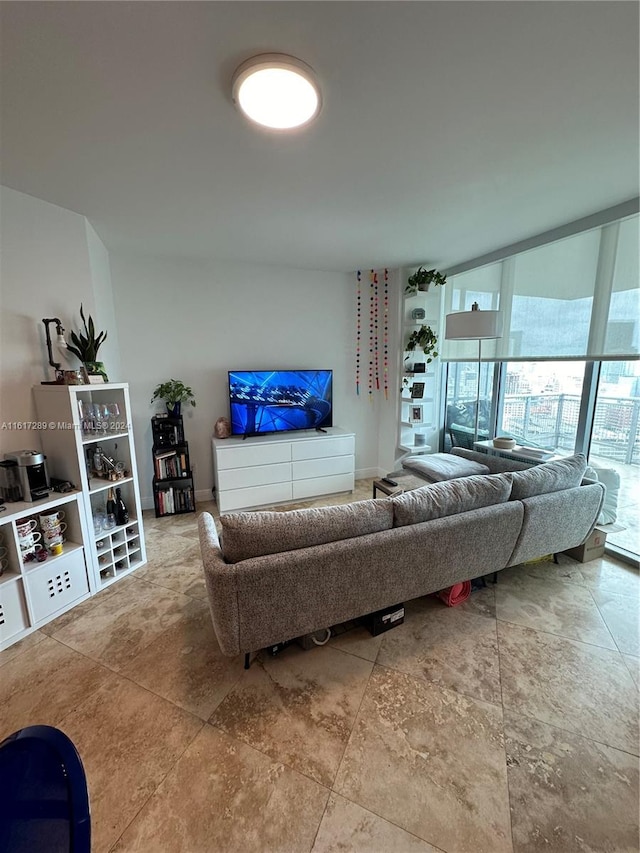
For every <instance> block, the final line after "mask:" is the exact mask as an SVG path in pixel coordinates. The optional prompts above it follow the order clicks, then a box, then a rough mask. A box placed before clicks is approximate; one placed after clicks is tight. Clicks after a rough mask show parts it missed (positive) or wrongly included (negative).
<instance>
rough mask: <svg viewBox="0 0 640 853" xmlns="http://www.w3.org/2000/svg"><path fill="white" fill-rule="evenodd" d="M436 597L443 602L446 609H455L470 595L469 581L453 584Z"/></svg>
mask: <svg viewBox="0 0 640 853" xmlns="http://www.w3.org/2000/svg"><path fill="white" fill-rule="evenodd" d="M436 595H437V596H438V598H439V599H441V600H442V601H444V603H445V604H446V605H447V607H455V606H456V604H462V602H463V601H466V600H467V598H469V596H470V595H471V581H463V582H462V583H454V585H453V586H450V587H447V589H441V590H440V592H437V593H436Z"/></svg>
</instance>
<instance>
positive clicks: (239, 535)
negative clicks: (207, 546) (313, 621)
mask: <svg viewBox="0 0 640 853" xmlns="http://www.w3.org/2000/svg"><path fill="white" fill-rule="evenodd" d="M220 523H221V525H222V553H223V555H224V558H225V560H226V561H227V562H228V563H238V562H239V561H240V560H248V559H250V558H251V557H262V556H265V555H267V554H278V553H280V552H281V551H295V550H297V549H298V548H308V547H310V546H312V545H324V544H326V543H327V542H336V541H337V540H339V539H352V538H353V537H354V536H365V535H366V534H368V533H378V531H380V530H389V529H390V528H391V527H392V525H393V507H392V504H391V501H390V500H389V499H388V498H383V499H381V500H375V501H374V500H367V501H356V502H354V503H349V504H342V505H339V506H324V507H310V508H309V509H293V510H288V511H286V512H270V511H259V512H230V513H229V514H228V515H222V516H220Z"/></svg>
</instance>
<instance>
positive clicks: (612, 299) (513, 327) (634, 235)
mask: <svg viewBox="0 0 640 853" xmlns="http://www.w3.org/2000/svg"><path fill="white" fill-rule="evenodd" d="M639 226H640V219H639V217H638V215H634V216H631V217H628V218H626V219H623V220H619V221H616V222H612V223H608V224H606V225H603V226H601V227H598V228H592V229H590V230H588V231H584V232H581V233H578V234H574V235H572V236H570V237H565V238H564V239H561V240H556V241H554V242H550V243H547V244H544V245H541V246H538V247H536V248H531V249H527V250H526V251H523V252H518V253H515V254H512V255H510V256H508V257H505V258H504V259H502V260H499V261H495V262H493V263H490V264H487V265H485V266H480V267H478V268H476V269H469V270H466V271H465V272H461V273H459V274H454V275H450V276H449V278H448V281H447V287H446V288H443V290H444V291H445V293H444V294H443V295H444V299H445V313H446V314H448V313H451V312H455V311H469V310H471V306H472V304H473V302H477V303H478V305H479V306H480V308H481V309H483V310H487V309H493V310H496V309H499V310H500V311H501V312H502V313H503V327H504V330H503V337H502V338H500V339H498V340H495V341H486V342H483V345H482V355H483V361H484V360H507V359H531V360H540V359H549V358H552V359H564V358H589V359H602V358H612V357H615V358H617V359H620V360H627V359H630V358H635V357H637V356H638V353H639V350H640V270H639V264H638V256H639V252H638V249H639V246H640V231H639ZM477 353H478V349H477V343H476V342H473V341H450V340H441V341H440V356H441V358H442V359H443V360H444V361H473V360H475V359H477Z"/></svg>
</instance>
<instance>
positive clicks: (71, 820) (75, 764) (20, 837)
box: [0, 726, 91, 853]
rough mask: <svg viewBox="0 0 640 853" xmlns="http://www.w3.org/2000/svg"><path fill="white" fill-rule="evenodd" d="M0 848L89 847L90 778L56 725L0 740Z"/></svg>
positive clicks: (74, 850) (77, 852)
mask: <svg viewBox="0 0 640 853" xmlns="http://www.w3.org/2000/svg"><path fill="white" fill-rule="evenodd" d="M0 850H1V851H2V853H45V851H46V853H90V851H91V816H90V812H89V794H88V791H87V781H86V776H85V772H84V767H83V766H82V761H81V759H80V756H79V755H78V752H77V750H76V748H75V746H74V745H73V743H72V742H71V740H69V738H68V737H67V735H65V734H64V732H61V731H60V729H56V728H53V727H52V726H28V727H27V728H24V729H20V731H17V732H14V734H12V735H9V737H8V738H6V739H5V740H4V741H2V743H0Z"/></svg>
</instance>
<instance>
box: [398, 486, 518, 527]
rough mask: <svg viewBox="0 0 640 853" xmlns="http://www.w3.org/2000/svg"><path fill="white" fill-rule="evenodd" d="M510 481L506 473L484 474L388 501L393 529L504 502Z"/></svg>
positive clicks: (506, 498)
mask: <svg viewBox="0 0 640 853" xmlns="http://www.w3.org/2000/svg"><path fill="white" fill-rule="evenodd" d="M510 494H511V481H510V480H509V478H508V477H507V476H506V475H505V474H486V475H480V476H477V475H475V476H471V477H460V478H458V479H455V480H444V481H443V482H441V483H433V484H431V485H429V486H423V487H422V488H421V489H414V490H413V491H411V492H405V493H404V494H403V495H397V496H396V497H394V498H391V502H392V504H393V526H394V527H404V526H405V525H407V524H419V523H420V522H422V521H431V520H432V519H434V518H445V517H446V516H448V515H457V514H458V513H460V512H469V511H470V510H472V509H480V508H481V507H484V506H493V505H494V504H500V503H506V501H508V500H509V495H510Z"/></svg>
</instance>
